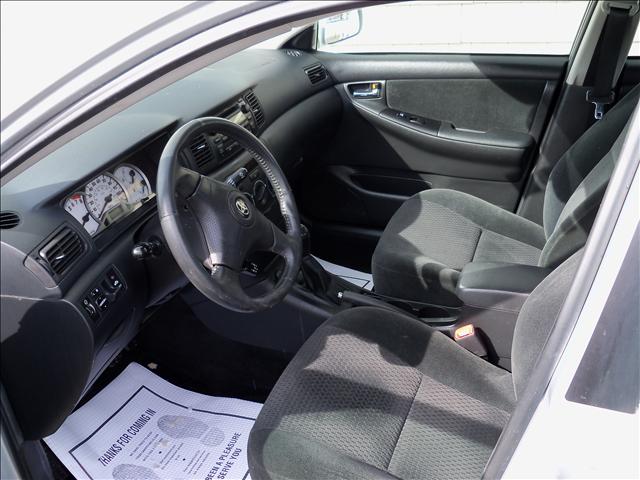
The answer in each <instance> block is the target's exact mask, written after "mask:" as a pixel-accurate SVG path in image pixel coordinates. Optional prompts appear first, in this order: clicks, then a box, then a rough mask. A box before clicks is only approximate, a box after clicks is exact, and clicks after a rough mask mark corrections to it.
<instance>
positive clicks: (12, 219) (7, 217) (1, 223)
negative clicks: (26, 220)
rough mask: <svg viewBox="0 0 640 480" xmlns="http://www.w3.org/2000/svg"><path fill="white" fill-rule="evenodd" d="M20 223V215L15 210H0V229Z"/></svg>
mask: <svg viewBox="0 0 640 480" xmlns="http://www.w3.org/2000/svg"><path fill="white" fill-rule="evenodd" d="M19 223H20V216H19V215H18V214H17V213H16V212H8V211H4V212H0V229H2V230H9V229H10V228H15V227H17V226H18V224H19Z"/></svg>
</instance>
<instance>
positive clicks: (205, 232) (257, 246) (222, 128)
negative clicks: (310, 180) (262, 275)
mask: <svg viewBox="0 0 640 480" xmlns="http://www.w3.org/2000/svg"><path fill="white" fill-rule="evenodd" d="M203 133H208V134H212V133H221V134H223V135H226V136H228V137H230V138H232V139H234V140H236V141H237V142H238V143H239V144H240V145H241V146H242V147H244V148H245V149H246V150H247V152H249V154H251V156H252V157H253V158H254V159H255V160H256V162H257V163H258V165H259V166H260V168H261V169H262V170H263V171H264V173H265V175H266V177H267V179H268V180H269V182H270V183H271V186H272V187H273V191H274V192H275V197H276V200H277V202H278V205H279V207H280V211H281V213H282V216H283V218H284V221H285V226H286V233H285V232H283V231H282V230H280V229H279V228H278V227H277V226H276V225H275V224H273V223H272V222H271V221H270V220H269V219H267V217H265V216H264V215H263V214H262V213H261V212H260V211H259V210H258V209H257V208H256V207H255V206H254V205H253V203H252V202H251V201H250V200H249V199H248V198H247V197H246V196H245V195H244V194H243V193H242V192H241V191H240V190H238V189H237V188H235V187H233V186H231V185H229V184H227V183H224V182H220V181H218V180H215V179H213V178H211V177H208V176H206V175H201V174H200V173H197V172H195V171H193V170H190V169H188V168H186V167H184V166H182V165H181V163H180V157H181V153H182V151H183V149H184V148H185V147H187V146H188V145H190V144H191V142H192V141H193V139H195V138H196V137H197V136H198V135H200V134H203ZM156 192H157V199H158V213H159V215H160V224H161V226H162V231H163V233H164V236H165V239H166V242H167V244H168V246H169V249H170V250H171V253H172V254H173V256H174V258H175V260H176V262H177V263H178V265H179V266H180V268H181V269H182V271H183V272H184V273H185V275H186V276H187V278H188V279H189V280H190V281H191V283H192V284H193V285H194V286H195V287H196V288H197V289H198V290H200V292H202V294H203V295H205V296H206V297H207V298H209V299H210V300H212V301H214V302H216V303H218V304H219V305H222V306H223V307H226V308H228V309H231V310H235V311H238V312H258V311H261V310H265V309H267V308H270V307H272V306H274V305H275V304H277V303H279V302H280V301H281V300H282V299H283V298H284V296H285V295H286V294H287V293H288V292H289V290H290V289H291V287H292V286H293V283H294V281H295V279H296V276H297V274H298V271H299V270H300V259H301V256H302V239H301V235H300V218H299V216H298V209H297V208H296V204H295V201H294V199H293V194H292V192H291V187H289V184H288V183H287V180H286V178H285V176H284V174H283V173H282V170H281V169H280V166H279V165H278V163H277V161H276V159H275V158H274V157H273V155H272V154H271V152H270V151H269V150H268V149H267V147H266V146H265V145H264V144H263V143H262V142H261V141H260V140H258V138H256V137H255V136H254V135H253V134H252V133H251V132H249V131H247V130H245V129H244V128H242V127H240V126H239V125H236V124H235V123H233V122H230V121H229V120H226V119H223V118H217V117H205V118H197V119H195V120H192V121H190V122H189V123H187V124H185V125H183V126H182V127H180V128H179V129H178V130H177V131H176V132H175V133H174V134H173V135H172V136H171V138H170V139H169V142H168V143H167V145H166V146H165V148H164V151H163V152H162V156H161V158H160V164H159V167H158V183H157V188H156ZM255 251H269V252H273V253H275V254H277V255H279V256H281V257H282V258H283V259H284V267H283V270H282V273H281V274H280V276H279V278H278V279H277V281H276V282H275V286H274V287H273V288H269V289H268V291H267V292H265V293H260V294H259V296H250V295H248V294H247V293H246V292H245V291H244V289H243V287H242V285H241V284H240V274H241V272H242V267H243V264H244V262H245V259H246V258H247V256H248V255H249V254H250V253H252V252H255Z"/></svg>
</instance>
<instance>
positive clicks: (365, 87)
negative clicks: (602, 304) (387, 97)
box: [349, 82, 382, 98]
mask: <svg viewBox="0 0 640 480" xmlns="http://www.w3.org/2000/svg"><path fill="white" fill-rule="evenodd" d="M349 92H350V93H351V96H352V97H353V98H380V97H381V96H382V86H381V83H380V82H367V83H353V84H351V85H349Z"/></svg>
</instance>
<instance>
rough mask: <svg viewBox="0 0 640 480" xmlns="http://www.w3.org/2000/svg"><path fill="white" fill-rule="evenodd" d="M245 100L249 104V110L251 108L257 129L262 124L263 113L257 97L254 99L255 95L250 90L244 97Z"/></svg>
mask: <svg viewBox="0 0 640 480" xmlns="http://www.w3.org/2000/svg"><path fill="white" fill-rule="evenodd" d="M245 99H246V100H247V103H248V104H249V108H251V112H252V113H253V118H254V119H255V121H256V124H257V126H258V128H260V127H261V126H262V124H263V123H264V112H263V111H262V105H260V102H259V101H258V97H256V94H255V93H253V91H251V90H250V91H249V93H247V95H246V96H245Z"/></svg>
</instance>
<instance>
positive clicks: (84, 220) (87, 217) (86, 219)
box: [82, 212, 91, 227]
mask: <svg viewBox="0 0 640 480" xmlns="http://www.w3.org/2000/svg"><path fill="white" fill-rule="evenodd" d="M89 220H91V216H90V215H89V212H87V214H86V215H85V216H84V217H82V226H83V227H84V226H85V225H86V223H87V222H88V221H89Z"/></svg>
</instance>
